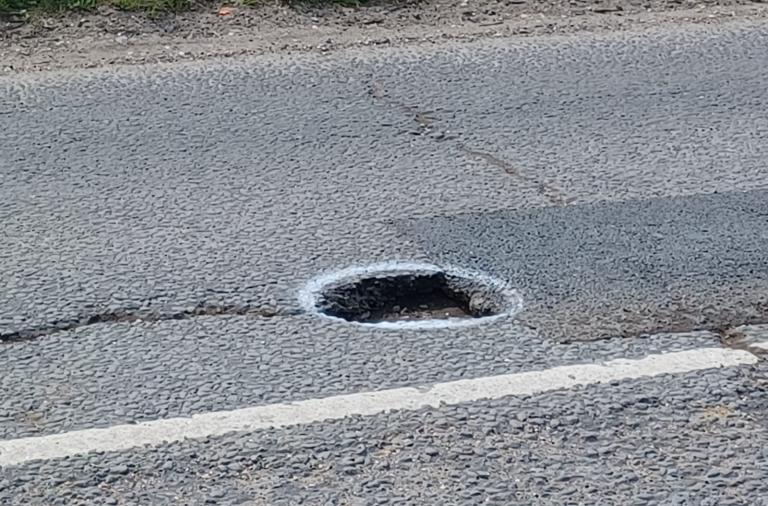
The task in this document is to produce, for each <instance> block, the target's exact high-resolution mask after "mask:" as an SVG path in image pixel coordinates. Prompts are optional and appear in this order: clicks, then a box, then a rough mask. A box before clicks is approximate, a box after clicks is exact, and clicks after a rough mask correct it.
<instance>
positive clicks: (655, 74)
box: [0, 26, 768, 505]
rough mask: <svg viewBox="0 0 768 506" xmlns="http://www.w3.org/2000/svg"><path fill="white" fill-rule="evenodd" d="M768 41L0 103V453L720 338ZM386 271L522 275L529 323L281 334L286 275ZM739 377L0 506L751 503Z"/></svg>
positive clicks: (215, 461) (761, 120)
mask: <svg viewBox="0 0 768 506" xmlns="http://www.w3.org/2000/svg"><path fill="white" fill-rule="evenodd" d="M766 47H768V30H766V29H755V28H749V29H747V28H739V27H738V26H731V27H725V28H718V29H716V30H715V29H712V30H709V29H696V30H693V29H691V30H683V31H681V32H680V33H678V34H671V33H664V32H651V33H645V34H624V35H606V36H600V37H593V36H578V37H562V38H554V37H553V38H541V39H528V40H527V41H525V42H521V41H510V40H499V41H493V42H489V41H484V42H483V43H476V44H467V45H453V44H450V45H443V46H437V47H435V48H432V49H425V48H420V49H415V50H408V49H397V50H384V51H379V52H367V51H362V50H352V51H347V52H340V53H337V54H334V55H331V56H328V57H324V58H318V57H309V56H304V57H284V58H279V57H270V58H266V57H264V58H254V59H244V60H232V61H229V62H227V63H218V64H205V65H197V64H189V65H174V66H166V67H161V66H157V67H137V68H132V69H122V70H117V71H115V70H112V71H109V72H107V71H91V72H84V73H79V74H72V73H51V74H38V75H36V76H30V77H18V78H14V79H5V80H3V81H0V109H2V111H3V114H2V115H0V122H2V127H3V128H0V220H1V221H2V224H3V247H2V248H0V280H2V286H3V287H4V290H2V291H0V336H2V337H3V338H4V339H8V340H9V341H8V342H4V343H0V367H2V370H3V374H2V375H0V387H1V388H2V391H3V396H2V399H0V438H2V439H11V438H18V437H21V436H30V435H40V434H51V433H57V432H63V431H67V430H72V429H76V428H83V427H94V426H106V425H112V424H115V423H125V422H131V421H138V420H147V419H157V418H164V417H171V416H180V415H188V414H193V413H199V412H205V411H210V410H218V409H231V408H236V407H243V406H250V405H255V404H264V403H271V402H277V401H291V400H299V399H306V398H311V397H318V396H325V395H332V394H337V393H343V392H359V391H366V390H378V389H382V388H388V387H392V386H402V385H425V384H429V383H433V382H438V381H447V380H451V379H458V378H463V377H481V376H487V375H491V374H498V373H503V372H510V371H526V370H534V369H544V368H549V367H553V366H557V365H563V364H572V363H582V362H592V361H602V360H606V359H609V358H618V357H641V356H644V355H647V354H649V353H658V352H663V351H671V350H678V349H693V348H699V347H705V346H719V345H720V340H721V339H723V338H724V336H726V335H727V332H724V331H726V330H727V329H728V328H729V327H733V326H738V325H741V324H745V323H760V322H761V321H765V320H763V319H762V317H763V316H764V312H765V311H766V296H767V295H766V294H767V293H768V292H766V283H767V282H768V268H767V266H768V264H767V263H766V255H767V254H766V245H767V243H768V206H767V205H766V202H765V195H766V190H768V165H766V163H765V160H766V159H768V144H766V143H765V142H763V139H765V137H766V135H768V119H767V118H768V114H766V112H768V97H767V96H766V94H767V93H768V92H767V91H766V88H765V86H764V83H765V82H768V51H766V50H765V48H766ZM396 259H403V260H420V261H427V262H438V263H440V262H446V261H447V262H449V263H451V264H454V265H458V266H463V267H473V268H480V269H483V270H487V271H488V272H490V273H492V274H494V275H496V276H500V277H504V278H507V279H510V280H512V281H515V282H518V283H519V289H520V291H521V294H522V296H523V299H524V305H525V308H524V311H523V312H522V313H520V314H519V315H518V317H517V319H505V320H502V321H499V322H494V323H493V324H489V325H483V326H478V327H476V328H472V329H469V330H468V329H443V330H418V331H416V330H414V331H394V332H393V331H384V330H381V329H366V328H362V327H354V326H349V325H345V324H341V323H338V322H333V321H329V320H324V319H320V318H318V317H316V316H314V315H308V314H301V311H300V308H299V306H298V303H297V299H296V295H297V291H298V290H299V289H300V288H301V287H302V286H303V285H304V283H306V282H307V280H308V279H310V278H312V277H313V276H315V275H317V274H319V273H321V272H327V271H329V270H333V269H338V268H343V267H347V266H349V265H359V264H364V263H368V262H375V261H387V260H396ZM675 304H677V305H675ZM196 313H201V314H196ZM220 313H222V314H220ZM622 313H624V314H625V317H620V315H621V314H622ZM626 314H628V316H626ZM139 318H140V319H146V320H148V321H144V322H137V321H135V320H136V319H139ZM179 318H183V319H179ZM100 319H106V320H110V321H109V322H103V323H98V322H97V321H98V320H100ZM177 319H179V320H178V321H177ZM121 320H125V321H121ZM67 327H72V328H70V329H69V330H60V331H56V330H57V328H58V329H61V328H67ZM700 328H708V329H712V330H713V331H716V332H696V333H691V332H689V331H692V330H696V329H700ZM665 331H674V332H676V333H677V334H675V335H657V336H653V337H646V336H643V334H646V333H654V334H656V333H659V332H665ZM681 332H683V333H684V334H683V335H681V334H680V333H681ZM612 336H625V337H621V338H619V337H614V338H610V337H612ZM594 338H603V339H602V340H598V341H591V339H594ZM765 375H766V370H765V363H764V362H760V363H759V364H758V365H756V366H750V367H738V368H730V369H722V370H713V371H707V372H700V373H693V374H687V375H680V376H662V377H657V378H653V379H644V380H634V381H624V382H617V383H616V384H611V385H600V386H593V387H586V388H580V389H576V390H569V391H560V392H551V393H548V394H542V395H537V396H532V397H529V398H506V399H503V400H501V401H493V402H477V403H471V404H468V405H464V406H459V407H451V408H447V407H446V408H440V409H434V410H428V411H418V412H407V413H399V412H398V413H390V414H386V415H381V416H375V417H368V418H359V419H358V418H355V419H348V420H342V421H338V422H333V423H320V424H313V425H311V426H301V427H296V428H293V429H284V430H275V431H265V432H259V433H253V434H244V435H232V436H228V437H225V438H212V439H210V440H207V441H203V442H184V443H178V444H173V445H168V446H167V447H163V448H159V449H152V450H144V449H142V450H135V451H130V452H121V453H118V454H104V455H90V456H84V457H75V458H71V459H65V460H62V461H56V462H46V463H29V464H25V465H22V466H19V467H14V468H8V469H2V470H0V504H45V505H48V504H102V503H104V504H179V503H183V504H203V503H206V502H207V503H213V504H215V503H219V504H237V503H240V504H270V505H271V504H300V503H303V504H377V503H378V504H386V503H388V502H390V503H393V504H395V503H403V502H405V503H410V504H434V503H438V502H441V503H446V504H485V503H489V502H492V501H496V503H498V504H513V503H521V504H592V503H595V502H599V503H601V504H659V503H665V504H697V505H698V504H729V501H730V503H732V504H760V501H764V499H763V498H764V497H765V496H766V495H768V494H767V493H766V492H767V491H766V489H765V486H766V485H765V480H764V477H765V475H766V472H768V454H766V453H765V451H764V450H763V447H765V446H766V444H765V443H766V439H767V438H768V431H767V430H766V427H765V425H764V419H765V414H766V413H765V408H764V406H765V405H766V399H765V385H766V383H765V381H766V376H765Z"/></svg>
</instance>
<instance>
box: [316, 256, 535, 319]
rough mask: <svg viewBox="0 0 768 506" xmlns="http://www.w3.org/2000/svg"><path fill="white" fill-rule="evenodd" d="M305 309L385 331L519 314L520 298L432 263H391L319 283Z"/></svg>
mask: <svg viewBox="0 0 768 506" xmlns="http://www.w3.org/2000/svg"><path fill="white" fill-rule="evenodd" d="M303 299H304V300H303V305H304V306H305V309H308V310H313V311H315V312H317V313H319V314H321V315H324V316H327V317H331V318H336V319H341V320H345V321H348V322H353V323H358V324H366V325H381V326H403V325H405V326H450V325H462V324H464V325H466V324H473V323H479V322H481V321H486V320H488V319H491V318H497V317H500V316H503V315H508V314H510V313H512V312H515V311H516V309H517V308H518V306H519V304H520V300H519V297H518V296H517V293H516V292H515V291H514V290H511V289H510V288H509V287H507V285H506V284H505V283H502V282H501V281H499V280H496V279H493V278H490V277H488V276H485V275H483V274H479V273H472V272H468V271H464V270H459V269H455V268H448V269H443V268H440V267H437V266H434V265H430V264H414V263H387V264H376V265H372V266H367V267H358V268H351V269H345V270H343V271H340V272H338V273H335V274H331V275H327V276H323V277H321V278H318V279H317V280H313V281H312V282H310V284H309V285H308V287H307V289H306V290H305V291H304V293H303Z"/></svg>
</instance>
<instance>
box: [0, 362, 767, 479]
mask: <svg viewBox="0 0 768 506" xmlns="http://www.w3.org/2000/svg"><path fill="white" fill-rule="evenodd" d="M757 360H758V359H757V357H756V356H755V355H753V354H751V353H749V352H746V351H743V350H734V349H729V348H701V349H696V350H687V351H679V352H673V353H665V354H659V355H649V356H647V357H645V358H641V359H633V360H630V359H618V360H611V361H609V362H605V363H602V364H578V365H568V366H561V367H554V368H552V369H546V370H541V371H529V372H521V373H515V374H503V375H499V376H489V377H485V378H476V379H467V380H459V381H450V382H447V383H438V384H435V385H431V386H429V387H428V388H411V387H408V388H395V389H391V390H382V391H378V392H366V393H357V394H348V395H336V396H333V397H327V398H322V399H309V400H305V401H298V402H292V403H280V404H270V405H266V406H256V407H251V408H244V409H236V410H232V411H218V412H212V413H204V414H199V415H194V416H192V417H189V418H169V419H165V420H156V421H152V422H143V423H139V424H133V425H116V426H114V427H108V428H103V429H86V430H78V431H74V432H67V433H63V434H55V435H50V436H40V437H29V438H22V439H11V440H6V441H0V466H12V465H17V464H21V463H24V462H29V461H31V460H38V459H55V458H62V457H68V456H72V455H77V454H83V453H89V452H107V451H119V450H129V449H131V448H136V447H140V446H144V445H160V444H163V443H167V442H173V441H181V440H184V439H188V438H191V439H195V438H206V437H210V436H219V435H223V434H227V433H230V432H243V431H254V430H259V429H267V428H270V427H287V426H291V425H300V424H308V423H313V422H320V421H323V420H337V419H341V418H344V417H346V416H351V415H364V416H365V415H375V414H379V413H384V412H387V411H390V410H415V409H419V408H422V407H427V406H433V407H438V406H440V405H443V404H448V405H450V404H460V403H464V402H472V401H479V400H483V399H498V398H501V397H505V396H509V395H530V394H535V393H540V392H546V391H550V390H559V389H565V388H572V387H575V386H578V385H591V384H595V383H605V382H609V381H613V380H627V379H635V378H642V377H650V376H657V375H661V374H681V373H686V372H692V371H699V370H704V369H712V368H718V367H733V366H739V365H747V364H754V363H756V362H757Z"/></svg>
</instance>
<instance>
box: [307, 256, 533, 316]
mask: <svg viewBox="0 0 768 506" xmlns="http://www.w3.org/2000/svg"><path fill="white" fill-rule="evenodd" d="M440 272H442V273H445V274H447V275H448V276H454V277H457V278H463V279H469V280H475V281H477V282H478V284H480V285H483V286H485V287H487V288H488V289H489V290H493V291H496V292H497V293H498V294H499V295H500V296H501V298H503V300H504V301H506V306H505V307H504V310H503V311H501V312H499V313H498V314H495V315H491V316H484V317H482V318H447V319H433V320H411V321H392V322H389V321H387V322H377V323H368V322H350V321H347V320H344V319H342V318H337V317H335V316H331V315H327V314H324V313H321V312H319V311H318V310H317V301H318V299H319V297H320V294H321V293H322V291H323V289H324V288H325V287H327V286H328V285H331V284H336V283H343V282H354V281H357V280H359V279H362V278H367V277H373V276H387V275H398V274H403V273H413V274H425V275H430V274H437V273H440ZM299 304H300V305H301V308H302V309H303V310H304V311H306V312H307V313H311V314H318V315H320V316H322V317H324V318H327V319H330V320H336V321H338V322H343V323H345V324H347V325H350V324H351V325H358V326H362V327H375V328H382V329H392V330H403V329H436V328H445V327H469V326H474V325H480V324H484V323H489V322H492V321H496V320H499V319H501V318H506V317H509V316H513V315H515V314H517V313H519V312H520V310H521V309H522V308H523V300H522V297H520V294H519V293H518V292H517V290H515V289H514V288H512V287H511V286H510V285H509V283H506V282H504V281H502V280H500V279H497V278H494V277H492V276H489V275H487V274H483V273H480V272H476V271H471V270H468V269H462V268H459V267H453V266H443V267H439V266H437V265H434V264H429V263H422V262H381V263H376V264H370V265H361V266H352V267H347V268H345V269H341V270H339V271H334V272H330V273H327V274H323V275H322V276H318V277H316V278H314V279H312V280H310V281H309V282H308V283H307V284H306V285H305V286H304V287H303V288H302V289H301V290H300V291H299Z"/></svg>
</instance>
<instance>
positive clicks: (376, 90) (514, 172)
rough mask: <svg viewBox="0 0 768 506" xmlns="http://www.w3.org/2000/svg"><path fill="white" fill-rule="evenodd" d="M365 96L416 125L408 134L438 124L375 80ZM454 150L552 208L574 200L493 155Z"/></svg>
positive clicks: (440, 137)
mask: <svg viewBox="0 0 768 506" xmlns="http://www.w3.org/2000/svg"><path fill="white" fill-rule="evenodd" d="M368 93H369V95H370V96H371V97H372V98H373V99H374V102H375V101H380V102H382V103H384V104H386V105H389V106H390V107H393V108H394V109H395V110H397V111H398V112H400V113H401V114H403V115H405V116H407V117H408V118H410V119H411V120H413V121H415V122H416V123H417V124H418V127H417V128H416V130H409V131H408V133H410V134H412V135H418V136H425V135H428V134H432V133H433V130H434V126H435V123H436V122H438V121H439V120H438V118H436V117H435V116H433V115H434V114H435V111H423V110H421V109H420V108H418V107H415V106H412V105H408V104H406V103H405V102H403V101H401V100H397V99H395V98H393V97H392V96H390V95H389V94H388V93H387V91H386V90H385V89H384V86H383V85H382V84H381V83H380V82H378V81H376V80H372V81H371V85H370V89H369V90H368ZM430 138H431V139H433V140H435V141H438V142H443V141H450V140H457V139H458V136H457V135H455V134H453V133H452V130H450V129H444V131H443V132H439V133H435V134H433V135H430ZM458 147H459V149H460V150H461V151H462V152H464V153H465V154H467V155H469V156H471V157H473V158H476V159H479V160H482V161H484V162H486V163H488V164H490V165H492V166H494V167H498V168H500V169H502V170H503V171H504V172H505V173H507V174H509V175H510V176H512V177H514V178H517V179H518V180H520V181H522V182H525V183H528V184H531V185H533V186H534V187H535V188H536V190H537V192H538V194H539V195H541V196H542V197H544V198H545V199H547V200H548V201H549V202H551V203H552V204H554V205H556V206H561V207H562V206H566V205H568V204H569V203H571V202H572V201H573V200H574V198H569V197H568V196H567V195H566V194H565V192H564V191H563V190H561V189H560V188H558V187H556V186H554V185H552V184H550V183H548V182H547V181H544V180H542V179H539V178H537V177H535V176H533V175H531V174H528V173H525V172H523V171H521V170H520V169H518V168H516V167H514V166H513V165H512V164H510V163H509V162H507V161H505V160H503V159H502V158H500V157H498V156H497V155H494V154H492V153H487V152H485V151H480V150H477V149H474V148H471V147H468V146H466V145H464V144H462V143H461V142H459V143H458Z"/></svg>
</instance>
